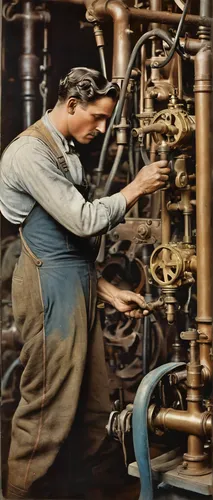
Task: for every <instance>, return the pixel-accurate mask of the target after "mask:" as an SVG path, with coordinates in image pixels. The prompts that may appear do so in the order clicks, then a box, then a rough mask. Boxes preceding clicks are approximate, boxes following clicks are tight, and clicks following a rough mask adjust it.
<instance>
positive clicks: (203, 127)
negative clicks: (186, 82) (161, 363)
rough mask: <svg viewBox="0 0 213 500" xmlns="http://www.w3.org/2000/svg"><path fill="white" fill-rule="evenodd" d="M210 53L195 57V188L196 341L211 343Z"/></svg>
mask: <svg viewBox="0 0 213 500" xmlns="http://www.w3.org/2000/svg"><path fill="white" fill-rule="evenodd" d="M211 71H212V68H211V52H210V50H209V49H207V48H202V49H201V50H200V51H199V52H198V54H197V56H196V57H195V87H194V91H195V113H196V132H197V133H196V165H197V166H196V186H197V189H196V191H197V304H198V305H197V322H198V332H199V333H200V338H199V341H200V342H202V343H204V344H205V343H206V342H207V343H209V344H210V343H211V337H212V310H211V307H212V302H211V301H212V297H211V261H212V249H211V217H210V214H211V149H210V145H211V116H210V114H211V91H212V88H211ZM209 349H210V345H208V347H204V346H203V347H201V357H202V361H200V362H201V364H204V367H205V369H204V374H205V376H206V377H207V372H208V376H209V377H210V375H211V372H212V369H211V371H210V372H209V369H210V359H209Z"/></svg>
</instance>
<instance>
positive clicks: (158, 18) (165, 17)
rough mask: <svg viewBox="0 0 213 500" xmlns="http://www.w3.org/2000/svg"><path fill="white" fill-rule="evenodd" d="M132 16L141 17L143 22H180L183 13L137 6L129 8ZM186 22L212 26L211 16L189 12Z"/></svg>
mask: <svg viewBox="0 0 213 500" xmlns="http://www.w3.org/2000/svg"><path fill="white" fill-rule="evenodd" d="M129 12H130V16H131V17H133V18H135V19H140V20H141V22H143V21H149V22H150V23H151V22H156V23H161V24H170V25H172V24H173V25H174V24H179V22H180V18H181V14H175V13H172V12H167V11H164V10H162V11H156V10H155V11H152V10H146V9H136V8H135V7H131V8H129ZM185 24H193V25H195V26H200V25H202V26H211V18H210V17H200V16H194V15H192V14H188V15H187V16H186V19H185Z"/></svg>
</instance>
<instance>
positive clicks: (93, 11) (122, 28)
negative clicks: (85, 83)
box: [85, 0, 130, 83]
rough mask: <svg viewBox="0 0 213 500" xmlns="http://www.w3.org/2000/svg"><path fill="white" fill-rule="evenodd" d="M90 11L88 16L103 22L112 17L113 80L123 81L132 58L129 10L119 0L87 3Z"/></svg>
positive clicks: (99, 0) (101, 0) (100, 0)
mask: <svg viewBox="0 0 213 500" xmlns="http://www.w3.org/2000/svg"><path fill="white" fill-rule="evenodd" d="M85 4H86V6H87V7H89V9H88V15H89V16H93V17H94V19H98V20H100V21H101V20H103V18H104V17H105V16H106V15H109V16H111V18H112V20H113V26H114V41H113V65H112V78H113V80H116V81H118V83H119V80H123V78H124V77H125V74H126V69H127V66H128V62H129V58H130V40H129V9H128V7H127V6H126V5H125V4H123V3H122V2H120V1H119V0H109V1H108V2H107V1H105V0H98V1H97V2H94V3H90V2H89V1H87V0H86V1H85Z"/></svg>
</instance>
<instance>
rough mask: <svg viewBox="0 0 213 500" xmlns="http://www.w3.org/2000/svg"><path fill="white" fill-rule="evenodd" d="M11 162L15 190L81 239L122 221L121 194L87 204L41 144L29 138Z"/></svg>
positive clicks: (123, 212) (124, 201)
mask: <svg viewBox="0 0 213 500" xmlns="http://www.w3.org/2000/svg"><path fill="white" fill-rule="evenodd" d="M11 161H12V167H13V168H11V169H10V172H12V173H13V176H15V178H14V177H13V184H14V182H15V185H16V186H17V189H18V190H20V191H22V192H25V193H28V195H30V196H31V197H32V198H33V199H34V200H35V201H36V202H38V203H39V204H40V205H41V206H42V207H43V208H44V209H45V210H46V211H47V212H48V213H49V214H50V215H51V216H52V217H53V218H54V219H56V220H57V221H58V222H59V223H60V224H62V225H63V226H64V227H66V228H67V229H68V230H69V231H71V232H72V233H74V234H76V235H78V236H81V237H88V236H93V235H97V234H103V233H106V232H107V231H108V230H110V229H112V228H113V227H114V226H116V225H117V224H118V223H119V222H121V221H122V220H123V218H124V215H125V212H126V199H125V197H124V196H123V195H122V193H116V194H113V195H112V196H107V197H104V198H100V199H96V200H94V201H93V202H88V201H86V200H85V199H84V198H83V196H82V195H81V194H80V192H79V191H78V190H77V189H76V187H75V186H74V184H72V183H71V182H70V181H69V180H68V179H66V178H65V177H64V176H63V174H62V172H61V171H60V170H59V169H58V168H57V165H56V160H55V158H54V156H53V155H52V153H51V152H50V151H49V150H48V148H47V147H46V146H45V145H44V144H43V143H41V141H39V140H37V139H33V140H32V139H31V140H30V142H29V143H27V144H26V143H25V144H23V145H22V146H20V148H19V149H18V150H17V151H16V153H15V154H14V156H13V158H12V160H11Z"/></svg>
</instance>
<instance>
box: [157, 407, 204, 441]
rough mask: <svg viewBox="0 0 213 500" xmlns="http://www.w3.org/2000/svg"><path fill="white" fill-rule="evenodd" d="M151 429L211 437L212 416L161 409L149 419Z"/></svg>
mask: <svg viewBox="0 0 213 500" xmlns="http://www.w3.org/2000/svg"><path fill="white" fill-rule="evenodd" d="M148 424H149V426H150V428H155V429H156V428H158V429H164V430H165V429H168V430H176V431H178V432H186V433H187V434H190V435H192V434H193V435H196V436H211V427H212V416H211V414H210V413H209V412H194V413H191V412H189V411H183V410H174V409H173V408H161V409H160V410H159V412H158V413H157V415H154V416H153V417H152V421H151V416H150V418H149V414H148Z"/></svg>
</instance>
